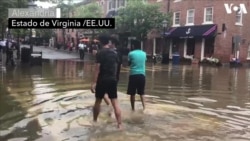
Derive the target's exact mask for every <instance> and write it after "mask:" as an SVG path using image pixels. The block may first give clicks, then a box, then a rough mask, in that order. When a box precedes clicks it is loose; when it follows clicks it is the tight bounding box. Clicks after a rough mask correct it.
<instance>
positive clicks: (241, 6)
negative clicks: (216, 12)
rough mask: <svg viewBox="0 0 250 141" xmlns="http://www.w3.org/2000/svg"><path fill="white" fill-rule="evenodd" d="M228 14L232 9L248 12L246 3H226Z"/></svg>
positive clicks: (243, 12) (242, 12)
mask: <svg viewBox="0 0 250 141" xmlns="http://www.w3.org/2000/svg"><path fill="white" fill-rule="evenodd" d="M224 6H225V9H226V12H227V14H231V13H232V11H234V12H238V14H247V9H246V6H245V4H243V3H241V4H239V5H234V4H233V3H230V4H228V3H225V4H224Z"/></svg>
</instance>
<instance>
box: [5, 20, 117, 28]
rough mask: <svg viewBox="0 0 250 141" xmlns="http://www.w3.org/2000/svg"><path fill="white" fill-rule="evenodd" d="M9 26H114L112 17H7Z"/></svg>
mask: <svg viewBox="0 0 250 141" xmlns="http://www.w3.org/2000/svg"><path fill="white" fill-rule="evenodd" d="M8 23H9V24H8V25H9V26H8V27H9V28H86V29H95V28H99V29H100V28H106V29H112V28H115V19H114V18H9V19H8Z"/></svg>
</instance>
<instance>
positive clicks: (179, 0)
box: [174, 0, 182, 2]
mask: <svg viewBox="0 0 250 141" xmlns="http://www.w3.org/2000/svg"><path fill="white" fill-rule="evenodd" d="M181 1H182V0H174V2H181Z"/></svg>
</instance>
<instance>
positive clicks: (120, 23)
mask: <svg viewBox="0 0 250 141" xmlns="http://www.w3.org/2000/svg"><path fill="white" fill-rule="evenodd" d="M164 20H167V21H170V16H168V15H167V14H165V13H162V12H160V5H158V4H151V3H145V2H143V1H142V0H130V1H128V4H127V6H126V7H125V8H122V9H120V10H119V11H118V15H117V16H116V28H117V30H118V32H121V33H123V32H126V31H130V32H131V35H133V36H135V37H137V38H138V39H140V40H142V39H144V38H145V37H146V36H147V33H148V32H149V31H150V30H152V29H154V28H155V29H162V28H163V27H162V22H163V21H164Z"/></svg>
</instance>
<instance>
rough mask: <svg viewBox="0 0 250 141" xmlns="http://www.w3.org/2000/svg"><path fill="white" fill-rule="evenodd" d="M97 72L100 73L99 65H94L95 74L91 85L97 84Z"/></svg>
mask: <svg viewBox="0 0 250 141" xmlns="http://www.w3.org/2000/svg"><path fill="white" fill-rule="evenodd" d="M99 72H100V63H96V64H95V74H94V79H93V84H94V83H96V82H97V79H98V75H99Z"/></svg>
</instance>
